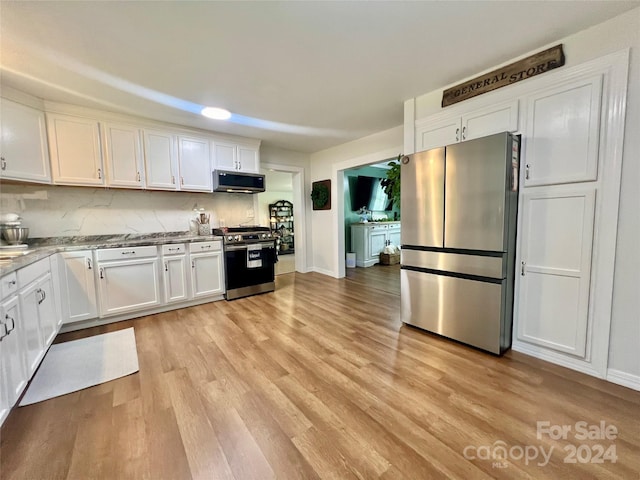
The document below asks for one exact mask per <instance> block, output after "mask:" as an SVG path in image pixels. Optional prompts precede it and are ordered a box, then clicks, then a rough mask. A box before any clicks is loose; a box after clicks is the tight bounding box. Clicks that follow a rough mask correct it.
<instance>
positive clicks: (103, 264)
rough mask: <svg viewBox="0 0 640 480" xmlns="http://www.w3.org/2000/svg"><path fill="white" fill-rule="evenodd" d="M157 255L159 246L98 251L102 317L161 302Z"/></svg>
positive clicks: (148, 306)
mask: <svg viewBox="0 0 640 480" xmlns="http://www.w3.org/2000/svg"><path fill="white" fill-rule="evenodd" d="M157 255H158V249H157V247H135V248H111V249H104V250H98V251H97V260H98V264H97V268H98V297H99V298H100V316H101V317H108V316H111V315H118V314H121V313H127V312H133V311H136V310H143V309H146V308H150V307H155V306H157V305H160V304H161V299H160V283H159V275H158V256H157Z"/></svg>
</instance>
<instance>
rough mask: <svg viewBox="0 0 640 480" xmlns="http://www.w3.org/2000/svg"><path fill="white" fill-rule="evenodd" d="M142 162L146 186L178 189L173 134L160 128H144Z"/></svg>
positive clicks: (176, 156) (157, 188)
mask: <svg viewBox="0 0 640 480" xmlns="http://www.w3.org/2000/svg"><path fill="white" fill-rule="evenodd" d="M144 163H145V169H146V178H147V188H149V189H156V190H178V188H179V187H178V182H177V181H176V177H177V176H178V155H177V152H176V138H175V135H173V134H172V133H171V132H166V131H160V130H144Z"/></svg>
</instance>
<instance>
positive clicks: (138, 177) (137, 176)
mask: <svg viewBox="0 0 640 480" xmlns="http://www.w3.org/2000/svg"><path fill="white" fill-rule="evenodd" d="M136 179H137V180H138V181H140V180H141V177H140V172H138V174H137V175H136Z"/></svg>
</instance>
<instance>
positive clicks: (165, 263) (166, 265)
mask: <svg viewBox="0 0 640 480" xmlns="http://www.w3.org/2000/svg"><path fill="white" fill-rule="evenodd" d="M164 271H165V272H168V271H169V264H168V263H167V262H164Z"/></svg>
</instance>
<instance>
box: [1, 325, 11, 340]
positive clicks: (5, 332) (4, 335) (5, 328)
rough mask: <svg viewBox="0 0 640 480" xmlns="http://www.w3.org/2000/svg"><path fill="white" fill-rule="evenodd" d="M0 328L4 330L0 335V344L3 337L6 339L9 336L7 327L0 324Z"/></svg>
mask: <svg viewBox="0 0 640 480" xmlns="http://www.w3.org/2000/svg"><path fill="white" fill-rule="evenodd" d="M0 326H2V328H4V333H3V334H2V335H0V342H1V341H2V339H3V338H4V337H6V336H7V335H9V334H8V333H7V326H6V325H5V324H4V323H0Z"/></svg>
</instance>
